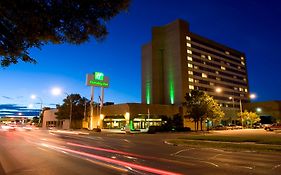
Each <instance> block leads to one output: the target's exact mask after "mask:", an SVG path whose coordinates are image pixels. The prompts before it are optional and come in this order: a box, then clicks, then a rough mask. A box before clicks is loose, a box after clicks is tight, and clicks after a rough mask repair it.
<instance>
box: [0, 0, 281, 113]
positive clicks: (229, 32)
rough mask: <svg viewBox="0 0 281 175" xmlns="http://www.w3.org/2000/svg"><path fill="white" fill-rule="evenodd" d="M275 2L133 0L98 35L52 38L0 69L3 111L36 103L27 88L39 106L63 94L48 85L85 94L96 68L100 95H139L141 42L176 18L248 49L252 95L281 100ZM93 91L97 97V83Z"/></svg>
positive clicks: (115, 98) (118, 98) (121, 99)
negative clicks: (71, 40)
mask: <svg viewBox="0 0 281 175" xmlns="http://www.w3.org/2000/svg"><path fill="white" fill-rule="evenodd" d="M280 9H281V1H279V0H269V1H261V0H255V1H251V0H247V1H242V0H241V1H239V0H236V1H233V0H209V1H207V0H201V1H198V0H190V1H189V0H133V1H132V3H131V5H130V8H129V10H128V12H127V13H121V14H119V15H118V16H116V17H115V18H113V19H112V20H111V21H110V22H108V24H107V27H108V31H109V35H108V36H107V38H106V39H105V40H104V41H103V42H96V41H95V40H94V39H92V40H91V41H89V42H87V43H84V44H81V45H69V44H63V45H53V44H49V45H46V46H44V47H42V49H41V50H38V49H32V50H31V55H32V56H33V57H35V58H36V59H37V61H38V63H37V64H35V65H34V64H27V63H22V62H20V63H19V64H17V65H11V66H10V67H8V68H0V82H1V83H0V89H1V90H0V113H1V108H2V113H3V111H5V110H3V109H4V108H5V109H6V108H7V106H9V105H10V104H16V105H18V106H22V107H23V108H24V107H27V106H29V105H30V104H33V107H34V108H40V104H38V102H39V100H38V99H37V100H36V99H35V100H33V99H31V98H30V95H31V94H35V95H37V96H38V97H40V98H41V99H42V102H43V106H51V107H54V104H60V103H62V99H63V98H64V97H65V95H64V94H62V95H60V96H53V95H52V94H51V89H52V88H53V87H59V88H61V89H62V91H63V92H66V93H68V94H70V93H80V94H81V95H82V96H85V97H87V98H90V87H87V86H86V85H85V78H86V74H87V73H93V72H95V71H99V72H103V73H104V74H105V75H106V76H108V77H109V78H110V87H109V88H107V89H106V90H105V101H110V102H114V103H126V102H138V103H139V102H141V46H142V45H143V44H146V43H148V42H149V41H150V40H151V29H152V27H153V26H161V25H165V24H168V23H170V22H172V21H174V20H176V19H178V18H180V19H183V20H186V21H188V22H189V25H190V31H191V32H194V33H196V34H199V35H201V36H204V37H206V38H209V39H211V40H214V41H216V42H219V43H222V44H225V45H227V46H229V47H231V48H234V49H237V50H239V51H242V52H244V53H245V54H246V58H247V66H248V67H247V68H248V77H249V89H250V92H251V93H256V94H257V99H256V100H255V101H269V100H281V93H280V89H281V80H280V76H281V71H280V66H281V59H280V51H281V44H280V41H281V23H280V19H281V10H280ZM95 92H96V94H95V100H96V99H97V96H98V95H97V93H99V92H100V89H99V88H95ZM3 106H4V107H3Z"/></svg>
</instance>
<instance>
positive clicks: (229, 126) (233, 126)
mask: <svg viewBox="0 0 281 175" xmlns="http://www.w3.org/2000/svg"><path fill="white" fill-rule="evenodd" d="M226 129H228V130H229V129H231V130H233V129H242V126H238V125H235V124H230V125H228V126H227V127H226Z"/></svg>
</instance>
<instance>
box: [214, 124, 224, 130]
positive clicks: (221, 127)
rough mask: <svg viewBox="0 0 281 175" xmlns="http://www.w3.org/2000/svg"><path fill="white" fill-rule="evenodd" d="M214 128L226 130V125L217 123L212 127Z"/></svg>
mask: <svg viewBox="0 0 281 175" xmlns="http://www.w3.org/2000/svg"><path fill="white" fill-rule="evenodd" d="M212 129H213V130H226V126H224V125H217V126H215V127H213V128H212Z"/></svg>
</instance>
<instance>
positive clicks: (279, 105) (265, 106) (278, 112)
mask: <svg viewBox="0 0 281 175" xmlns="http://www.w3.org/2000/svg"><path fill="white" fill-rule="evenodd" d="M243 107H244V109H245V110H247V111H252V112H256V113H257V114H258V115H259V116H272V117H274V118H275V119H276V122H278V123H281V101H267V102H252V103H246V104H244V105H243ZM258 108H259V109H260V110H261V111H259V110H258Z"/></svg>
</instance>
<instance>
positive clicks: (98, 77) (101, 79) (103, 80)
mask: <svg viewBox="0 0 281 175" xmlns="http://www.w3.org/2000/svg"><path fill="white" fill-rule="evenodd" d="M86 85H87V86H96V87H105V88H107V87H108V86H109V78H108V77H107V76H104V74H103V73H102V72H94V73H93V74H87V76H86Z"/></svg>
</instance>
